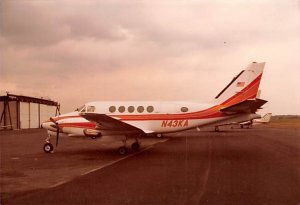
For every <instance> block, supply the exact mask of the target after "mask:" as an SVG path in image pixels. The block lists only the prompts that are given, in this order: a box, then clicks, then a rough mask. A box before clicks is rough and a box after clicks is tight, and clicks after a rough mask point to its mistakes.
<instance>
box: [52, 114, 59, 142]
mask: <svg viewBox="0 0 300 205" xmlns="http://www.w3.org/2000/svg"><path fill="white" fill-rule="evenodd" d="M50 120H51V122H53V123H54V124H55V125H56V147H57V145H58V138H59V125H58V122H57V121H55V120H54V119H53V118H52V117H50Z"/></svg>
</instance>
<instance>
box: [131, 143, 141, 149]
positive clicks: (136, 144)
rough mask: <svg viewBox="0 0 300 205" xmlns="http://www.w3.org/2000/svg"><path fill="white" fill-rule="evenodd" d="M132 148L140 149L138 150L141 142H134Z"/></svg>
mask: <svg viewBox="0 0 300 205" xmlns="http://www.w3.org/2000/svg"><path fill="white" fill-rule="evenodd" d="M131 149H132V150H133V151H138V150H139V149H140V144H139V143H138V142H134V143H132V145H131Z"/></svg>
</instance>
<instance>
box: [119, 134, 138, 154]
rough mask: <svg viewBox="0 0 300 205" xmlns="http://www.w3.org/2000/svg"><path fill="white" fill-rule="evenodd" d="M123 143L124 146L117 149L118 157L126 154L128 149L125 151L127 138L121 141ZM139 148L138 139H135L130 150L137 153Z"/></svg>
mask: <svg viewBox="0 0 300 205" xmlns="http://www.w3.org/2000/svg"><path fill="white" fill-rule="evenodd" d="M123 143H124V145H123V146H121V147H119V149H118V153H119V154H120V155H125V154H127V153H128V149H127V136H125V139H124V140H123ZM140 147H141V146H140V143H139V141H138V139H137V138H135V142H133V143H132V144H131V149H132V150H133V151H135V152H137V151H139V150H140Z"/></svg>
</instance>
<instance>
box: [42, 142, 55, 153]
mask: <svg viewBox="0 0 300 205" xmlns="http://www.w3.org/2000/svg"><path fill="white" fill-rule="evenodd" d="M43 149H44V152H46V153H50V152H52V151H53V145H52V144H51V143H46V144H45V145H44V148H43Z"/></svg>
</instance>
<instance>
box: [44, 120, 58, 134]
mask: <svg viewBox="0 0 300 205" xmlns="http://www.w3.org/2000/svg"><path fill="white" fill-rule="evenodd" d="M42 128H44V129H47V130H51V131H54V132H56V130H57V127H56V124H55V123H54V122H51V121H46V122H43V123H42Z"/></svg>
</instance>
